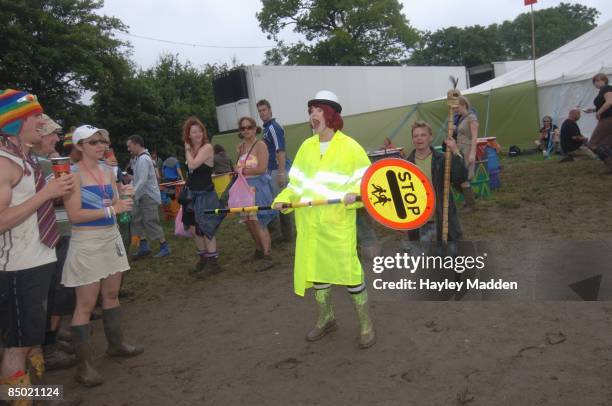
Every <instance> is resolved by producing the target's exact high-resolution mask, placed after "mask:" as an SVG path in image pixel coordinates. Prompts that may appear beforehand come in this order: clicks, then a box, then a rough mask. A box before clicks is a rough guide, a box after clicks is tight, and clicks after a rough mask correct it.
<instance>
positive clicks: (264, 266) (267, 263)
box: [255, 254, 276, 272]
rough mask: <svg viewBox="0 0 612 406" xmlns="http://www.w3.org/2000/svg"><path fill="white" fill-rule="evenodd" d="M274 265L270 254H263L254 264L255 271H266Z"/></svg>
mask: <svg viewBox="0 0 612 406" xmlns="http://www.w3.org/2000/svg"><path fill="white" fill-rule="evenodd" d="M274 265H276V264H275V263H274V261H273V260H272V257H271V256H270V254H268V255H264V256H263V258H262V259H261V260H260V261H259V262H258V263H257V265H256V266H255V272H263V271H267V270H268V269H270V268H272V267H274Z"/></svg>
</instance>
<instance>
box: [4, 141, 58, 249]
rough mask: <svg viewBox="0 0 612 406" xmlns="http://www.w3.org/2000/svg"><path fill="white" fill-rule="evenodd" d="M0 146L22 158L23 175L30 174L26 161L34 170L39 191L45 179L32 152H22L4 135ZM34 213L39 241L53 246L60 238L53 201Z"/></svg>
mask: <svg viewBox="0 0 612 406" xmlns="http://www.w3.org/2000/svg"><path fill="white" fill-rule="evenodd" d="M1 147H2V149H3V150H5V151H6V152H9V153H10V154H12V155H14V156H16V157H18V158H20V159H22V160H23V163H24V165H23V174H24V176H29V175H31V172H30V171H29V169H28V165H26V163H27V164H29V165H30V166H31V167H32V169H33V170H34V183H35V186H36V193H38V192H40V191H41V190H42V189H43V188H44V187H45V185H46V183H47V182H46V181H45V176H44V174H43V171H42V168H41V166H40V163H39V162H38V160H37V159H36V158H35V157H34V156H33V155H32V153H28V154H27V155H26V154H24V153H23V151H22V150H21V148H20V147H19V146H18V145H15V144H14V143H13V142H11V141H10V140H8V139H7V138H4V137H3V139H2V143H1ZM36 214H37V216H38V232H39V234H40V241H41V242H42V243H43V244H45V245H46V246H47V247H49V248H55V246H56V245H57V242H58V241H59V239H60V234H59V230H58V228H57V223H56V221H57V220H56V218H55V209H54V208H53V202H52V201H51V200H47V201H45V202H44V203H43V204H42V205H41V206H40V207H39V208H38V209H37V210H36Z"/></svg>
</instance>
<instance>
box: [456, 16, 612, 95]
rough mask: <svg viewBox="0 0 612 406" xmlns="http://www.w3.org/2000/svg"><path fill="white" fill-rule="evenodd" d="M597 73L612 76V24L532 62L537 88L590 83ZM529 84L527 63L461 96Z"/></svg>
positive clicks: (472, 88) (601, 26)
mask: <svg viewBox="0 0 612 406" xmlns="http://www.w3.org/2000/svg"><path fill="white" fill-rule="evenodd" d="M536 41H537V38H536ZM599 72H603V73H607V74H611V73H612V20H609V21H606V22H605V23H603V24H601V25H599V26H597V27H596V28H594V29H592V30H591V31H589V32H587V33H585V34H583V35H581V36H580V37H578V38H576V39H575V40H573V41H570V42H568V43H567V44H565V45H563V46H562V47H560V48H558V49H556V50H554V51H552V52H551V53H549V54H547V55H544V56H543V57H541V58H538V59H536V79H537V85H538V87H543V86H550V85H555V84H559V83H568V82H577V81H580V80H585V79H591V77H592V76H593V75H595V74H596V73H599ZM530 80H533V64H531V63H529V64H526V65H525V66H521V67H519V68H517V69H515V70H512V71H510V72H508V73H506V74H504V75H501V76H499V77H496V78H494V79H491V80H489V81H488V82H485V83H482V84H480V85H478V86H474V87H471V88H469V89H467V90H466V91H464V92H463V93H464V94H471V93H480V92H486V91H489V90H491V89H496V88H499V87H504V86H510V85H514V84H517V83H522V82H527V81H530Z"/></svg>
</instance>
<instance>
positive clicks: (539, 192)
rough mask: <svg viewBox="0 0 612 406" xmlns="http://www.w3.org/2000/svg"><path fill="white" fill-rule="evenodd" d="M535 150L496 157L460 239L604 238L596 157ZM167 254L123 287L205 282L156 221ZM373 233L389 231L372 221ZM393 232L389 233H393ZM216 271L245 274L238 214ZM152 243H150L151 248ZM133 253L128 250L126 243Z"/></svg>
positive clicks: (607, 205)
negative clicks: (493, 186)
mask: <svg viewBox="0 0 612 406" xmlns="http://www.w3.org/2000/svg"><path fill="white" fill-rule="evenodd" d="M558 161H559V159H558V158H557V157H553V158H551V159H547V160H544V159H543V158H542V156H540V155H531V156H521V157H517V158H504V159H502V160H501V165H502V167H503V168H502V172H501V182H502V186H501V188H500V189H498V190H495V191H493V192H492V194H491V198H490V199H488V200H478V202H477V210H475V211H474V212H472V213H469V214H467V213H464V212H463V211H460V220H461V224H462V227H463V230H464V237H465V238H466V239H470V240H512V239H532V240H533V239H565V240H601V239H610V238H612V216H610V215H609V213H611V212H612V210H611V209H612V175H605V174H603V170H604V167H603V165H602V163H601V162H600V161H576V162H571V163H559V162H558ZM164 228H165V230H166V237H167V238H168V240H169V243H170V247H171V249H172V254H171V255H170V256H169V257H167V258H162V259H158V260H156V259H152V258H147V259H143V260H140V261H131V265H132V271H130V272H129V274H128V275H127V277H126V282H125V288H127V289H128V290H131V291H134V292H137V293H138V296H139V297H142V298H145V300H156V299H157V298H159V297H160V296H161V294H162V292H163V291H167V290H180V289H181V288H182V287H184V286H187V285H193V284H205V283H207V279H203V280H200V279H196V278H195V277H194V276H193V275H191V274H190V273H189V270H190V269H192V268H193V266H194V265H195V263H196V262H197V261H198V258H197V256H196V249H195V245H194V243H193V241H192V240H190V239H186V238H178V237H175V236H174V223H173V222H164ZM376 231H377V233H378V234H379V236H381V237H383V236H384V237H389V236H393V234H394V233H395V232H393V231H390V230H385V229H383V228H382V227H376ZM395 234H397V233H395ZM217 241H218V246H219V252H220V263H221V266H222V267H223V269H224V272H223V273H222V274H220V275H218V276H215V277H228V276H237V275H241V274H244V273H247V272H253V262H252V261H251V253H252V252H253V250H254V243H253V241H252V240H251V237H250V235H249V234H248V231H247V229H246V226H244V225H242V224H238V218H237V217H232V218H226V219H225V220H224V222H223V223H222V225H221V227H220V229H219V232H218V233H217ZM153 249H154V250H155V249H157V246H155V245H154V246H153ZM132 251H133V249H132ZM272 254H273V258H274V260H275V262H276V263H277V264H278V265H277V266H278V267H282V268H284V269H291V268H292V266H293V261H294V246H293V245H291V244H283V245H280V246H279V247H273V251H272Z"/></svg>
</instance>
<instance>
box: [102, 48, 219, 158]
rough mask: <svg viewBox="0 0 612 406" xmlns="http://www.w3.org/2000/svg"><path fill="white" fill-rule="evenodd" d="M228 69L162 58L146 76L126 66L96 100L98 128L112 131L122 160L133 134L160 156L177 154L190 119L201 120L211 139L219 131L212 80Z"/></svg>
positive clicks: (128, 64)
mask: <svg viewBox="0 0 612 406" xmlns="http://www.w3.org/2000/svg"><path fill="white" fill-rule="evenodd" d="M227 69H228V67H227V66H225V65H222V66H217V65H205V66H204V67H203V68H202V69H198V68H196V67H194V66H192V65H191V63H189V62H186V63H181V62H180V61H179V60H178V56H176V55H162V56H161V57H160V58H159V60H158V62H157V63H156V65H155V66H153V67H152V68H150V69H147V70H141V71H137V70H136V69H135V68H134V67H133V66H132V65H131V64H130V63H125V64H124V65H123V66H121V69H117V70H115V71H114V72H113V75H112V76H111V77H109V78H108V80H107V82H106V86H105V87H104V88H103V89H100V91H99V92H98V93H97V94H96V95H95V96H94V105H93V107H94V110H95V114H96V123H98V124H99V125H100V126H103V127H104V128H106V129H107V130H109V132H110V134H111V138H112V140H113V144H114V146H115V148H116V149H117V151H118V155H119V157H120V159H122V158H126V157H127V152H126V150H125V141H126V139H127V137H129V136H130V135H132V134H139V135H141V136H143V137H144V139H145V142H146V144H147V146H148V147H149V148H151V149H156V150H157V152H158V154H159V155H161V156H167V155H170V154H175V153H177V152H178V151H179V150H181V149H182V147H183V141H182V138H181V130H182V125H183V122H184V121H185V119H186V118H187V117H189V116H192V115H194V116H197V117H198V118H200V119H201V120H202V121H203V122H204V124H205V125H206V126H207V129H208V131H209V133H210V134H214V133H215V132H216V131H217V121H216V111H215V102H214V97H213V91H212V81H213V78H214V76H215V75H216V74H218V73H220V72H222V71H224V70H227Z"/></svg>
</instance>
